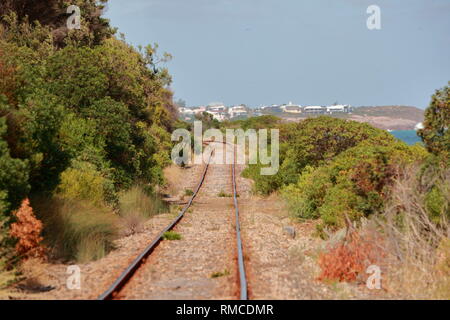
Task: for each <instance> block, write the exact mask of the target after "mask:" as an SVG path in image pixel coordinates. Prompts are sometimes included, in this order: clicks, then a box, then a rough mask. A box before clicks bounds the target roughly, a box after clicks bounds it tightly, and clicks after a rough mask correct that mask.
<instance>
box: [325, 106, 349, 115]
mask: <svg viewBox="0 0 450 320" xmlns="http://www.w3.org/2000/svg"><path fill="white" fill-rule="evenodd" d="M327 112H328V113H330V114H332V113H334V112H345V113H348V112H350V106H349V105H335V106H329V107H327Z"/></svg>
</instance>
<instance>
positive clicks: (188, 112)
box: [178, 108, 194, 116]
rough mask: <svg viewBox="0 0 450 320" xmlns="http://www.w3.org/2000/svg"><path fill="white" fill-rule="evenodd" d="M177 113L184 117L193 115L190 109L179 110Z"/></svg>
mask: <svg viewBox="0 0 450 320" xmlns="http://www.w3.org/2000/svg"><path fill="white" fill-rule="evenodd" d="M178 111H179V112H180V113H181V114H183V115H186V116H188V115H193V114H194V111H193V110H192V109H190V108H179V109H178Z"/></svg>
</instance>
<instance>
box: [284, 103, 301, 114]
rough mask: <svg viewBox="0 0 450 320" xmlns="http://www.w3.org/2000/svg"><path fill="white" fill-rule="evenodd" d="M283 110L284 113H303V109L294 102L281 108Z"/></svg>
mask: <svg viewBox="0 0 450 320" xmlns="http://www.w3.org/2000/svg"><path fill="white" fill-rule="evenodd" d="M281 110H283V112H286V113H302V107H301V106H299V105H296V104H293V103H292V102H289V103H288V104H285V105H283V106H281Z"/></svg>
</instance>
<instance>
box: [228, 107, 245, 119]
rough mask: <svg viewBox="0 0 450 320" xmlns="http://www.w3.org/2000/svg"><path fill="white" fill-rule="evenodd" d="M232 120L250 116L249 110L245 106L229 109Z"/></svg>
mask: <svg viewBox="0 0 450 320" xmlns="http://www.w3.org/2000/svg"><path fill="white" fill-rule="evenodd" d="M228 114H229V115H230V118H236V117H240V116H246V115H247V114H248V112H247V109H245V107H244V106H234V107H231V108H229V109H228Z"/></svg>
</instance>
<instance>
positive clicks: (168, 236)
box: [163, 231, 181, 240]
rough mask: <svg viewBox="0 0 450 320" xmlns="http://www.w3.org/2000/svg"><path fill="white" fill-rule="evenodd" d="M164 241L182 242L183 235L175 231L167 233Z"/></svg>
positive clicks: (164, 235)
mask: <svg viewBox="0 0 450 320" xmlns="http://www.w3.org/2000/svg"><path fill="white" fill-rule="evenodd" d="M163 240H181V235H180V234H179V233H177V232H175V231H167V232H165V233H164V234H163Z"/></svg>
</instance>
